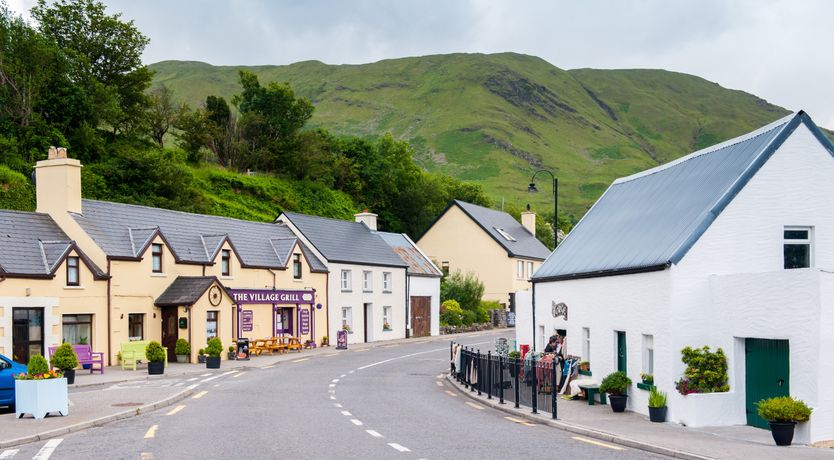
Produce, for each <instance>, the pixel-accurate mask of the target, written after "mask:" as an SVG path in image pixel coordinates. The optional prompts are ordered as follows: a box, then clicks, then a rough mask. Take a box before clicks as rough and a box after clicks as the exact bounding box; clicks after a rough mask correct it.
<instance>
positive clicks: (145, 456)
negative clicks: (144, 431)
mask: <svg viewBox="0 0 834 460" xmlns="http://www.w3.org/2000/svg"><path fill="white" fill-rule="evenodd" d="M139 460H153V454H152V453H150V452H142V453H141V454H139Z"/></svg>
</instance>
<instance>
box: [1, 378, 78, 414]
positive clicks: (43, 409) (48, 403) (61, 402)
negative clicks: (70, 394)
mask: <svg viewBox="0 0 834 460" xmlns="http://www.w3.org/2000/svg"><path fill="white" fill-rule="evenodd" d="M14 403H15V414H14V415H15V417H16V418H21V417H23V415H24V414H32V416H33V417H35V418H36V419H42V418H44V417H46V415H47V414H49V413H50V412H58V413H60V414H61V415H64V416H66V415H68V414H69V404H68V399H67V379H64V378H62V379H49V380H15V381H14Z"/></svg>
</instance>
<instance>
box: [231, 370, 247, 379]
mask: <svg viewBox="0 0 834 460" xmlns="http://www.w3.org/2000/svg"><path fill="white" fill-rule="evenodd" d="M245 373H246V371H243V372H238V373H237V374H235V375H233V376H232V378H233V379H236V378H238V377H240V376H241V375H243V374H245Z"/></svg>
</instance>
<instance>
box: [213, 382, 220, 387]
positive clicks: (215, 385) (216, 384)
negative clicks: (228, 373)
mask: <svg viewBox="0 0 834 460" xmlns="http://www.w3.org/2000/svg"><path fill="white" fill-rule="evenodd" d="M212 386H213V387H214V388H217V387H219V386H220V384H219V383H215V384H214V385H212Z"/></svg>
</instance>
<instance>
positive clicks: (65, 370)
mask: <svg viewBox="0 0 834 460" xmlns="http://www.w3.org/2000/svg"><path fill="white" fill-rule="evenodd" d="M49 364H52V367H53V368H55V369H58V370H59V371H60V372H61V373H62V374H64V377H66V379H67V385H72V384H74V383H75V368H76V367H78V356H76V355H75V350H73V349H72V345H70V344H68V343H66V342H64V343H62V344H61V345H60V346H59V347H58V348H56V349H55V353H53V354H52V357H51V358H49Z"/></svg>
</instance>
